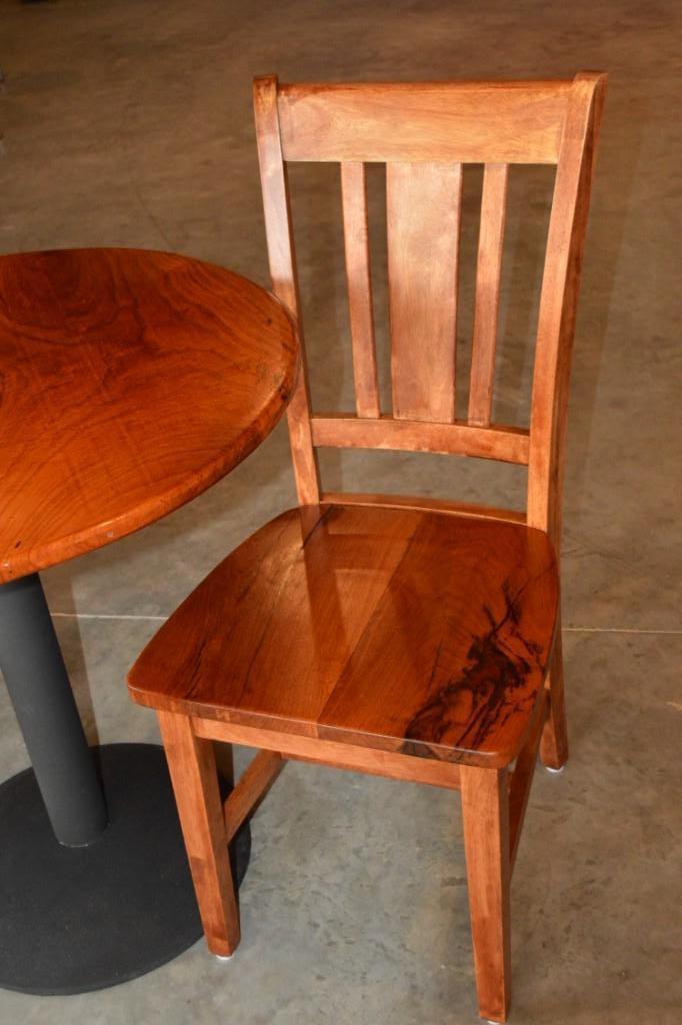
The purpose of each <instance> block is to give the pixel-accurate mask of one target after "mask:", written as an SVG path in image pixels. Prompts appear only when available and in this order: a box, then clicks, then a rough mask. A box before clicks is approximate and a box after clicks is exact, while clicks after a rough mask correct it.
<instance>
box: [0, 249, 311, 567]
mask: <svg viewBox="0 0 682 1025" xmlns="http://www.w3.org/2000/svg"><path fill="white" fill-rule="evenodd" d="M297 366H298V346H297V341H296V334H295V328H294V326H293V323H292V321H291V319H290V318H289V316H288V315H287V313H286V311H285V309H284V307H283V306H282V305H281V304H280V303H279V302H278V301H277V299H275V298H274V297H273V296H272V295H270V294H269V293H268V292H266V291H265V290H264V289H262V288H260V287H259V286H258V285H256V284H254V283H253V282H250V281H248V280H246V279H245V278H243V277H240V276H239V275H236V274H233V273H231V272H230V271H227V270H224V269H222V268H219V267H216V266H213V265H211V264H207V263H202V262H200V261H197V260H193V259H190V258H187V257H184V256H178V255H174V254H170V253H158V252H149V251H145V250H130V249H80V250H61V251H54V252H43V253H22V254H18V255H11V256H2V257H0V479H1V480H2V490H1V491H0V582H2V583H4V582H6V581H8V580H14V579H17V578H19V577H21V576H24V575H26V574H28V573H32V572H36V571H37V570H40V569H43V568H45V567H47V566H50V565H53V564H55V563H58V562H62V561H64V560H65V559H69V558H71V557H72V556H74V555H78V554H80V553H82V552H85V551H89V550H90V549H93V548H98V547H100V546H101V545H105V544H108V543H109V542H111V541H114V540H115V539H116V538H119V537H122V536H124V535H125V534H129V533H131V532H132V531H134V530H137V529H138V528H139V527H143V526H145V525H146V524H148V523H151V522H153V521H154V520H157V519H159V518H160V517H161V516H163V515H165V514H166V513H168V512H171V510H173V509H176V508H177V507H178V506H180V505H182V503H183V502H186V501H188V500H189V499H191V498H193V497H194V496H195V495H198V494H199V493H200V492H202V491H203V490H205V489H206V488H207V487H209V486H210V485H211V484H213V483H214V482H215V481H217V480H219V479H220V478H221V477H222V476H223V475H224V474H226V473H227V472H228V471H229V470H231V469H232V468H233V467H234V466H236V464H237V463H239V462H240V461H241V460H242V459H244V458H245V456H247V455H248V454H249V453H250V452H252V451H253V449H254V448H255V447H256V446H257V445H258V444H259V442H260V441H262V439H263V438H264V437H265V436H266V435H267V434H268V432H269V431H270V430H271V429H272V427H273V426H274V425H275V423H276V422H277V420H278V419H279V417H280V415H281V413H282V412H283V410H284V408H285V406H286V403H287V401H288V399H289V396H290V394H291V390H292V387H293V384H294V381H295V377H296V372H297Z"/></svg>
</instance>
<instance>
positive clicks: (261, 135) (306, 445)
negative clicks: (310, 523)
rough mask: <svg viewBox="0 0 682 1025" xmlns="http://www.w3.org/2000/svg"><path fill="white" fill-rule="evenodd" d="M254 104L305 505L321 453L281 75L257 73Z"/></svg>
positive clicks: (315, 485) (294, 449)
mask: <svg viewBox="0 0 682 1025" xmlns="http://www.w3.org/2000/svg"><path fill="white" fill-rule="evenodd" d="M253 106H254V112H255V117H256V142H257V144H258V163H259V166H260V174H261V182H262V186H263V213H264V215H265V233H266V238H267V244H268V262H269V264H270V277H271V278H272V288H273V291H274V293H275V295H276V296H278V298H279V299H281V300H282V302H283V303H284V305H285V306H286V307H287V309H288V310H290V312H291V313H292V315H293V316H294V318H295V320H296V322H297V324H298V341H299V345H300V361H301V373H300V374H299V376H298V380H297V382H296V387H295V389H294V392H293V394H292V396H291V400H290V403H289V408H288V410H287V422H288V426H289V444H290V445H291V458H292V461H293V465H294V476H295V478H296V493H297V496H298V501H299V502H300V503H301V504H302V505H307V504H313V503H315V502H317V500H318V499H319V493H320V481H319V470H318V465H317V456H316V453H315V450H314V449H313V445H312V438H311V436H310V392H309V385H308V374H307V368H306V354H305V341H304V338H303V326H302V324H301V319H300V300H299V296H298V277H297V273H296V253H295V249H294V236H293V232H292V229H291V211H290V209H289V192H288V187H287V177H286V168H285V166H284V162H283V160H282V147H281V139H280V130H279V115H278V109H277V78H276V77H275V76H274V75H269V76H265V77H263V78H256V79H254V82H253Z"/></svg>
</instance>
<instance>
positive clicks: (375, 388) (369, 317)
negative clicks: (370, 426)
mask: <svg viewBox="0 0 682 1025" xmlns="http://www.w3.org/2000/svg"><path fill="white" fill-rule="evenodd" d="M341 194H342V197H343V237H344V242H345V249H346V277H347V279H348V304H349V308H350V330H351V339H352V343H353V379H354V382H355V408H356V410H357V414H358V416H369V417H377V416H379V415H380V412H381V410H380V408H379V383H378V380H377V360H376V349H375V345H374V316H373V313H372V280H371V274H370V261H369V238H368V234H367V185H366V182H365V165H364V164H362V163H344V164H341Z"/></svg>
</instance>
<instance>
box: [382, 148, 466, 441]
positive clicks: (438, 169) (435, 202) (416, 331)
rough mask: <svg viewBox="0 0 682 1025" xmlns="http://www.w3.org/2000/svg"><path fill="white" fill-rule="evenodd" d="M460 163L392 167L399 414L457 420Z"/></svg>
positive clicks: (392, 294)
mask: <svg viewBox="0 0 682 1025" xmlns="http://www.w3.org/2000/svg"><path fill="white" fill-rule="evenodd" d="M461 197H462V166H461V164H451V165H448V164H406V163H392V164H389V165H388V167H387V168H386V219H387V228H388V286H389V317H390V324H391V381H392V385H393V415H394V417H396V418H397V419H400V420H431V421H435V422H438V423H452V421H453V420H454V418H455V341H456V330H457V265H458V251H459V220H460V206H461Z"/></svg>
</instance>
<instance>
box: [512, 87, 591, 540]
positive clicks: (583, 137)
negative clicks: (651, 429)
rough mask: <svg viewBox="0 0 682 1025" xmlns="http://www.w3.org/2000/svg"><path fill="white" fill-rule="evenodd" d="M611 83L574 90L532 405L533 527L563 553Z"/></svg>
mask: <svg viewBox="0 0 682 1025" xmlns="http://www.w3.org/2000/svg"><path fill="white" fill-rule="evenodd" d="M605 90H606V75H602V74H599V73H597V72H581V73H580V74H578V75H576V78H575V81H574V83H573V86H572V88H571V94H570V98H569V103H568V108H567V112H566V119H565V123H564V126H563V133H562V140H561V153H560V159H559V166H558V168H557V175H556V181H555V185H554V198H553V201H552V212H551V215H550V222H549V232H548V238H547V252H546V257H545V268H544V274H543V279H542V291H541V294H540V310H539V313H538V331H537V345H536V356H535V368H534V371H533V392H532V405H531V424H530V429H531V451H530V462H529V473H528V522H529V523H531V524H532V525H533V526H536V527H539V528H540V529H541V530H546V531H548V532H549V534H550V536H551V538H552V540H553V541H554V544H555V546H556V548H557V551H558V550H559V542H560V534H561V496H562V483H563V465H564V439H565V434H566V419H567V412H568V381H569V374H570V368H571V356H572V350H573V336H574V331H575V318H576V309H577V300H578V288H579V285H580V272H581V267H582V254H583V247H584V243H585V231H586V228H587V213H588V208H589V202H590V191H591V185H592V175H593V171H594V158H595V149H596V140H597V136H598V132H599V124H600V121H601V113H602V109H603V104H604V95H605Z"/></svg>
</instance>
